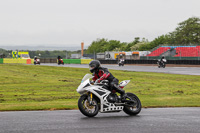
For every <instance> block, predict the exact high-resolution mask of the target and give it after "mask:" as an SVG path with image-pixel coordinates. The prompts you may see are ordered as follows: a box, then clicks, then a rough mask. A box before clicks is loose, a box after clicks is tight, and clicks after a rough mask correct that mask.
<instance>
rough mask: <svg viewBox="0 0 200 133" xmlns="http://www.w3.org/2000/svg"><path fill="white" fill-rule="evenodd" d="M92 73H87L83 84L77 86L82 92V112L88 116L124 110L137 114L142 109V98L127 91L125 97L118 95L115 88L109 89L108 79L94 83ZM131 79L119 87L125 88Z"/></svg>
mask: <svg viewBox="0 0 200 133" xmlns="http://www.w3.org/2000/svg"><path fill="white" fill-rule="evenodd" d="M92 77H93V76H92V75H91V74H86V75H85V76H84V77H83V79H82V81H81V84H80V85H79V86H78V88H77V92H78V93H80V95H81V96H80V98H79V100H78V108H79V110H80V112H81V113H82V114H83V115H85V116H88V117H94V116H96V115H97V114H98V112H100V113H109V112H120V111H122V110H123V111H124V112H125V113H126V114H128V115H137V114H139V113H140V111H141V107H142V105H141V102H140V99H139V98H138V97H137V96H136V95H135V94H133V93H126V96H125V98H123V99H122V98H121V96H120V95H119V96H118V95H117V94H116V93H115V92H114V90H113V91H112V92H111V91H109V90H108V88H109V86H108V80H102V81H101V82H100V83H96V82H95V83H92V81H90V78H92ZM129 82H130V80H124V81H122V82H121V83H120V84H119V87H121V88H124V87H125V86H126V85H127V84H128V83H129Z"/></svg>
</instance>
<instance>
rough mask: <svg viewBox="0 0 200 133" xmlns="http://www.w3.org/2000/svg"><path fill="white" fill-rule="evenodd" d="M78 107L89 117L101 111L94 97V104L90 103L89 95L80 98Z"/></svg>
mask: <svg viewBox="0 0 200 133" xmlns="http://www.w3.org/2000/svg"><path fill="white" fill-rule="evenodd" d="M78 108H79V110H80V111H81V113H82V114H84V115H85V116H88V117H94V116H96V115H97V114H98V112H99V106H98V103H97V100H95V99H94V98H93V99H92V105H89V101H88V95H86V94H84V95H82V96H81V97H80V98H79V100H78Z"/></svg>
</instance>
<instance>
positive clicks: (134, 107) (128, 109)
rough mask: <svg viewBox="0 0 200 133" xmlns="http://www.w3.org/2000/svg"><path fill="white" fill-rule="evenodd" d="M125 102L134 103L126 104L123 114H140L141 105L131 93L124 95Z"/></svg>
mask: <svg viewBox="0 0 200 133" xmlns="http://www.w3.org/2000/svg"><path fill="white" fill-rule="evenodd" d="M126 94H127V98H126V99H127V100H131V101H134V103H128V104H129V106H124V112H125V113H126V114H128V115H137V114H139V113H140V111H141V108H142V105H141V102H140V99H139V98H138V97H137V96H136V95H135V94H133V93H126Z"/></svg>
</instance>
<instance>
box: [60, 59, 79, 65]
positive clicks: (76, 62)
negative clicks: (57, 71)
mask: <svg viewBox="0 0 200 133" xmlns="http://www.w3.org/2000/svg"><path fill="white" fill-rule="evenodd" d="M63 62H64V63H65V64H81V59H63Z"/></svg>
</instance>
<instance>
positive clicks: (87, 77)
mask: <svg viewBox="0 0 200 133" xmlns="http://www.w3.org/2000/svg"><path fill="white" fill-rule="evenodd" d="M89 78H92V75H91V74H86V75H85V76H84V77H83V79H82V81H81V82H84V81H85V80H87V79H89Z"/></svg>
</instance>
